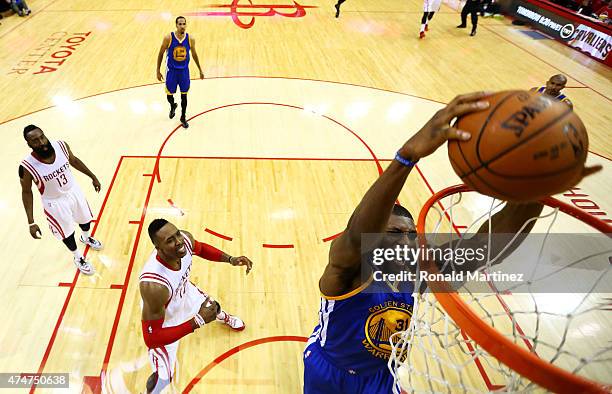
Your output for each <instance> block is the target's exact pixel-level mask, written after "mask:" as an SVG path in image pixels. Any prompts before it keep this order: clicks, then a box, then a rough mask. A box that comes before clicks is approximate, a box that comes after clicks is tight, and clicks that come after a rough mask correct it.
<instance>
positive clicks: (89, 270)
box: [73, 257, 96, 275]
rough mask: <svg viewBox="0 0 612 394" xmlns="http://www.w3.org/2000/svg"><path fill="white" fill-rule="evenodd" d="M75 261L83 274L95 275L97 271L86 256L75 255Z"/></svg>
mask: <svg viewBox="0 0 612 394" xmlns="http://www.w3.org/2000/svg"><path fill="white" fill-rule="evenodd" d="M73 261H74V265H75V266H76V267H77V268H78V270H79V271H81V273H82V274H83V275H93V274H94V273H95V272H96V271H95V270H94V268H93V266H92V265H91V264H90V263H89V261H87V260H85V257H78V258H77V257H75V258H74V259H73Z"/></svg>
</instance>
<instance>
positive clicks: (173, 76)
mask: <svg viewBox="0 0 612 394" xmlns="http://www.w3.org/2000/svg"><path fill="white" fill-rule="evenodd" d="M175 22H176V32H171V33H170V34H168V35H167V36H165V37H164V40H163V41H162V44H161V47H160V48H159V54H158V55H157V80H158V81H163V77H162V74H161V72H160V71H159V70H160V67H161V63H162V58H163V57H164V52H167V56H166V59H167V60H166V98H167V99H168V102H169V103H170V119H172V118H174V113H175V111H176V107H177V104H176V103H175V102H174V93H176V87H177V86H178V87H179V88H180V89H181V124H182V125H183V127H184V128H187V127H189V124H188V123H187V119H186V111H187V92H188V91H189V86H190V84H191V80H190V79H189V59H190V52H191V53H193V60H194V61H195V64H196V66H198V70H199V71H200V79H204V73H203V72H202V67H200V59H198V53H197V52H196V48H195V38H193V35H192V36H190V35H189V34H187V33H185V30H186V29H187V19H185V17H184V16H179V17H177V18H176V21H175Z"/></svg>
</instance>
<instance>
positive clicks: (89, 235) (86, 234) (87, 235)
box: [81, 230, 91, 241]
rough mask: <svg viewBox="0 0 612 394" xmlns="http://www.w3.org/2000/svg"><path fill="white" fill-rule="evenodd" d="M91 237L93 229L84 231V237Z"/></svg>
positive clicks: (87, 238)
mask: <svg viewBox="0 0 612 394" xmlns="http://www.w3.org/2000/svg"><path fill="white" fill-rule="evenodd" d="M81 231H82V230H81ZM89 237H91V230H87V231H83V239H85V240H86V241H87V240H89Z"/></svg>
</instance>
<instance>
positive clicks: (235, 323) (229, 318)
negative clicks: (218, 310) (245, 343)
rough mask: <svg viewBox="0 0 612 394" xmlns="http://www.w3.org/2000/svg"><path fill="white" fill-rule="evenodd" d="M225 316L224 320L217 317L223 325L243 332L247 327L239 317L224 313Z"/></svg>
mask: <svg viewBox="0 0 612 394" xmlns="http://www.w3.org/2000/svg"><path fill="white" fill-rule="evenodd" d="M222 313H223V314H225V318H224V319H220V318H218V317H217V321H218V322H220V323H223V324H227V325H228V326H230V328H231V329H232V330H234V331H242V330H244V328H245V327H246V325H245V324H244V322H243V321H242V319H241V318H239V317H238V316H233V315H230V314H229V313H227V312H225V311H222Z"/></svg>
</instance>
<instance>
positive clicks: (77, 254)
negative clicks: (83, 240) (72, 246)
mask: <svg viewBox="0 0 612 394" xmlns="http://www.w3.org/2000/svg"><path fill="white" fill-rule="evenodd" d="M72 255H73V256H74V258H75V259H81V257H83V256H82V255H81V252H79V249H78V248H77V250H75V251H74V252H72Z"/></svg>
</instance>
